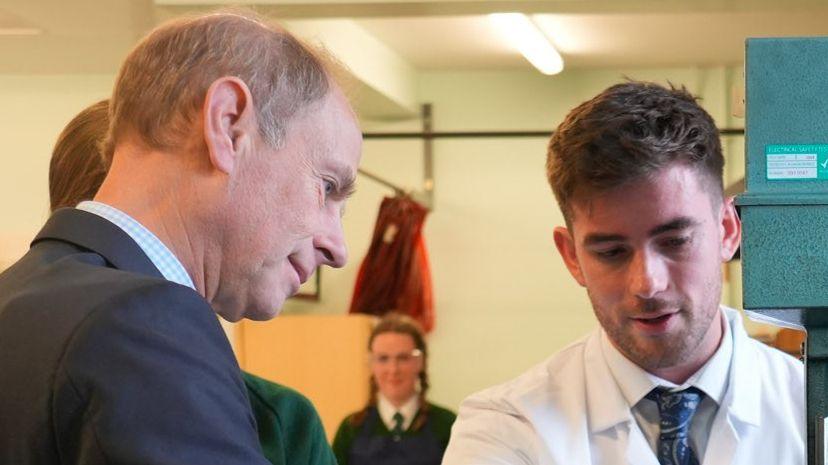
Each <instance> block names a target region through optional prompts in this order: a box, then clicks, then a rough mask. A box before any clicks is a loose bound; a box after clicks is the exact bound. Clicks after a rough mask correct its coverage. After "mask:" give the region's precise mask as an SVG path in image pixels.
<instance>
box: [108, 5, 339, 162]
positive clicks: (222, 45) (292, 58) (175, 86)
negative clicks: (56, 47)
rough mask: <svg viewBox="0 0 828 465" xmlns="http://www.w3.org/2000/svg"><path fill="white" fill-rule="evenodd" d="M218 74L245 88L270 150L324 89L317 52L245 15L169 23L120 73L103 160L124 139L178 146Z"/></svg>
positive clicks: (142, 44) (153, 146) (137, 49)
mask: <svg viewBox="0 0 828 465" xmlns="http://www.w3.org/2000/svg"><path fill="white" fill-rule="evenodd" d="M223 76H235V77H237V78H239V79H241V80H242V81H244V83H245V84H246V85H247V86H248V88H249V89H250V93H251V95H252V98H253V106H254V108H255V109H256V116H257V120H258V124H259V133H260V134H261V136H262V138H263V139H264V141H265V142H266V143H267V144H269V145H271V146H273V147H277V146H279V145H280V144H281V142H282V139H283V138H284V133H285V130H286V126H287V124H288V123H289V121H290V119H291V118H292V117H293V116H294V115H295V114H296V113H297V112H298V111H299V110H301V109H303V108H304V107H306V106H308V105H309V104H310V103H313V102H315V101H317V100H320V99H322V98H323V97H325V96H326V95H327V93H328V91H329V89H330V86H331V84H330V76H329V74H328V72H327V70H326V63H325V61H323V59H322V56H321V55H320V54H319V53H318V52H315V51H312V50H311V49H310V48H309V47H307V46H306V45H304V44H303V43H302V42H300V41H299V40H298V39H296V38H295V37H293V36H292V35H291V34H290V33H288V32H287V31H285V30H284V29H281V28H279V27H276V26H271V25H267V24H265V23H264V22H263V21H262V20H260V19H257V18H256V17H255V16H253V15H252V14H251V13H249V12H244V13H238V12H233V13H230V12H222V13H214V14H210V15H206V16H200V17H194V18H183V19H177V20H173V21H171V22H169V23H166V24H164V25H161V26H159V27H158V28H156V29H155V30H154V31H152V32H151V33H150V34H149V35H148V36H147V37H145V38H144V39H143V40H142V41H141V42H140V43H139V44H138V45H137V46H136V47H135V49H133V51H132V52H131V53H130V54H129V56H128V57H127V59H126V60H125V62H124V64H123V66H122V67H121V71H120V73H119V75H118V78H117V81H116V84H115V89H114V91H113V95H112V99H111V102H110V109H109V116H110V126H109V131H108V132H107V137H106V140H105V142H104V144H103V147H104V155H105V158H106V159H107V161H108V162H110V161H111V158H112V154H113V153H114V149H115V145H116V144H117V143H118V142H119V141H120V140H121V139H122V138H124V137H125V136H133V135H134V136H137V137H138V140H137V141H136V142H140V143H143V144H145V145H146V146H147V147H149V148H151V149H156V150H165V149H171V148H173V147H175V146H177V145H180V144H181V143H182V141H184V140H186V138H187V137H188V135H189V134H190V132H191V128H192V124H193V122H194V121H195V120H197V119H198V117H199V110H200V109H201V106H202V104H203V102H204V97H205V95H206V93H207V90H208V89H209V87H210V85H211V84H212V83H213V82H214V81H215V80H216V79H219V78H221V77H223Z"/></svg>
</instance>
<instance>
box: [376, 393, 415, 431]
mask: <svg viewBox="0 0 828 465" xmlns="http://www.w3.org/2000/svg"><path fill="white" fill-rule="evenodd" d="M377 410H378V411H379V416H380V419H382V422H383V423H385V427H386V428H388V431H391V430H393V429H394V425H395V424H396V422H395V421H394V414H395V413H399V414H400V415H402V417H403V423H402V430H403V431H408V427H409V426H411V422H412V421H414V417H415V416H416V415H417V411H418V410H420V398H419V396H418V395H417V394H414V395H413V396H411V398H409V399H408V400H407V401H405V403H404V404H402V405H401V406H400V407H399V408H397V407H394V404H392V403H391V401H390V400H388V399H387V398H386V397H385V396H383V395H382V394H380V393H377Z"/></svg>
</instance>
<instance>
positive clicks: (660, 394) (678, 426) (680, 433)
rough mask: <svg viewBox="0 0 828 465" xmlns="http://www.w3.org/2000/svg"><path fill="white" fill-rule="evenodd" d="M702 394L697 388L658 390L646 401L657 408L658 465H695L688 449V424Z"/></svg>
mask: <svg viewBox="0 0 828 465" xmlns="http://www.w3.org/2000/svg"><path fill="white" fill-rule="evenodd" d="M703 396H704V394H703V393H702V392H701V391H699V390H698V389H696V388H692V387H691V388H688V389H685V390H683V391H678V392H670V391H669V390H667V389H665V388H662V387H658V388H655V389H653V390H652V391H651V392H650V393H649V394H647V398H648V399H650V400H653V401H655V403H656V404H658V412H659V415H660V416H661V422H660V426H661V433H660V434H659V437H658V454H657V455H658V463H659V464H661V465H698V463H699V460H698V458H696V454H695V453H694V452H693V450H692V449H690V422H691V421H692V420H693V415H695V413H696V408H697V407H698V406H699V403H700V402H701V400H702V397H703Z"/></svg>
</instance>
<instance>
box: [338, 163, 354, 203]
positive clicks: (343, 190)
mask: <svg viewBox="0 0 828 465" xmlns="http://www.w3.org/2000/svg"><path fill="white" fill-rule="evenodd" d="M335 171H336V174H337V178H339V182H337V183H336V191H335V192H334V194H333V195H335V196H336V197H339V198H342V199H347V198H348V197H350V196H351V195H353V193H354V191H355V190H356V178H355V177H354V173H353V172H351V171H349V170H345V169H337V170H335Z"/></svg>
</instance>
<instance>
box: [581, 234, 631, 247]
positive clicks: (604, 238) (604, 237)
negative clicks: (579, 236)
mask: <svg viewBox="0 0 828 465" xmlns="http://www.w3.org/2000/svg"><path fill="white" fill-rule="evenodd" d="M624 239H626V237H624V236H622V235H621V234H587V236H586V237H585V238H584V245H585V246H590V245H598V244H601V243H603V242H620V241H623V240H624Z"/></svg>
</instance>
